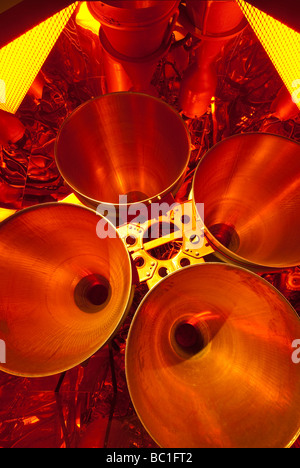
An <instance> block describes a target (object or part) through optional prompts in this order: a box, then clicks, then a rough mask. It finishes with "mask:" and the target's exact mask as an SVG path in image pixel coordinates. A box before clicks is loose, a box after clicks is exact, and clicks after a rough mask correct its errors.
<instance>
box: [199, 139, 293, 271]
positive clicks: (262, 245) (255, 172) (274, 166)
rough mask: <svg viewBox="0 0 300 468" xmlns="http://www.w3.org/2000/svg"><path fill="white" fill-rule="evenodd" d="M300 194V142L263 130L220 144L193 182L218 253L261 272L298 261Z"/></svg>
mask: <svg viewBox="0 0 300 468" xmlns="http://www.w3.org/2000/svg"><path fill="white" fill-rule="evenodd" d="M299 192H300V145H299V143H297V142H295V141H291V140H289V139H287V138H284V137H281V136H277V135H271V134H264V133H249V134H246V133H245V134H241V135H236V136H233V137H231V138H228V139H226V140H223V141H222V142H220V143H218V144H217V145H216V146H214V147H213V148H212V149H211V150H210V151H208V153H207V154H206V155H205V156H204V158H203V159H202V161H200V164H199V166H198V169H197V172H196V174H195V178H194V184H193V197H194V201H195V203H200V202H201V203H204V205H205V220H204V221H205V226H206V236H207V238H208V240H209V242H210V243H211V244H212V246H213V247H214V248H215V249H216V251H217V253H218V255H219V256H221V258H222V259H225V260H228V261H231V262H236V263H238V264H244V265H246V266H247V268H254V269H255V270H259V271H265V270H268V269H277V268H285V267H292V266H297V265H299V264H300V242H299V232H300V217H299V213H300V196H299Z"/></svg>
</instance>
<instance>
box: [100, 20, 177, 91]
mask: <svg viewBox="0 0 300 468" xmlns="http://www.w3.org/2000/svg"><path fill="white" fill-rule="evenodd" d="M100 42H101V46H102V48H103V64H104V70H105V77H106V83H107V90H108V92H109V93H115V92H120V91H134V92H140V93H146V94H150V95H154V96H156V95H157V91H156V88H155V87H154V86H152V85H151V80H152V77H153V75H154V72H155V70H156V68H157V65H158V62H159V61H160V60H162V58H163V57H164V56H166V55H167V54H168V52H169V50H170V47H171V43H172V39H170V40H169V42H168V43H163V44H162V45H161V47H160V48H159V49H158V50H157V51H156V52H155V53H154V54H151V55H147V56H146V57H141V58H130V57H126V56H124V55H122V54H120V53H119V52H118V51H117V50H115V49H114V48H113V47H112V46H111V44H110V43H109V41H108V39H107V37H106V35H105V32H104V30H103V28H102V27H101V28H100Z"/></svg>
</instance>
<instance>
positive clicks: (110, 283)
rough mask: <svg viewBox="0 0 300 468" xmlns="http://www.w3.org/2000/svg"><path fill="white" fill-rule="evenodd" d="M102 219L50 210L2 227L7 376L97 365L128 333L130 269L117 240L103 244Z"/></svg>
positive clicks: (68, 208) (0, 318)
mask: <svg viewBox="0 0 300 468" xmlns="http://www.w3.org/2000/svg"><path fill="white" fill-rule="evenodd" d="M100 219H101V217H100V216H98V215H97V214H96V213H95V212H93V211H92V210H89V209H87V208H84V207H80V206H76V205H69V204H45V205H38V206H36V207H34V208H29V209H26V210H23V211H20V212H19V213H17V214H15V215H13V216H12V217H11V218H9V219H7V220H6V221H4V222H3V223H2V224H1V226H0V259H1V271H0V290H1V308H0V339H1V340H3V341H4V342H5V344H6V364H1V366H0V369H1V370H3V371H4V372H7V373H10V374H15V375H20V376H28V377H38V376H46V375H52V374H58V373H60V372H63V371H65V370H67V369H70V368H72V367H75V366H76V365H78V364H80V363H82V362H84V361H86V360H87V359H88V358H89V357H91V356H92V355H93V354H94V353H95V352H96V351H98V350H99V349H100V348H101V347H102V346H103V345H104V344H105V343H107V342H108V340H109V339H110V338H111V337H112V336H113V335H114V333H115V332H116V330H117V329H118V327H119V326H120V325H121V323H122V321H123V319H124V317H125V315H126V311H127V309H128V307H129V305H130V299H131V295H132V278H131V263H130V259H129V254H128V252H127V250H126V248H125V245H124V243H123V242H122V240H121V239H120V238H119V236H118V235H117V236H116V238H112V239H109V238H107V239H100V238H98V237H97V235H96V226H97V223H98V221H99V220H100ZM110 229H114V228H113V226H111V225H110Z"/></svg>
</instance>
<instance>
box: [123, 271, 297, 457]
mask: <svg viewBox="0 0 300 468" xmlns="http://www.w3.org/2000/svg"><path fill="white" fill-rule="evenodd" d="M298 336H300V320H299V317H298V316H297V315H296V312H295V311H294V310H293V309H292V307H291V306H290V304H289V303H288V302H287V301H286V299H284V297H283V296H282V295H281V294H280V293H279V292H278V291H277V290H276V289H275V288H273V286H271V285H270V284H269V283H267V282H266V281H265V280H264V279H262V278H260V277H259V276H257V275H255V274H254V273H251V272H249V271H247V270H245V269H242V268H239V267H235V266H232V265H226V264H214V263H213V264H211V263H207V264H201V265H194V266H190V267H186V268H184V269H183V270H180V271H179V272H176V273H173V274H171V275H170V276H168V277H167V278H165V279H164V280H162V281H161V282H160V283H159V284H158V285H156V286H155V287H154V288H153V289H152V290H151V291H150V293H148V295H147V296H146V297H145V299H144V300H143V302H142V303H141V305H140V307H139V309H138V311H137V313H136V316H135V318H134V320H133V322H132V325H131V329H130V333H129V338H128V342H127V350H126V369H127V381H128V386H129V390H130V395H131V398H132V401H133V403H134V406H135V409H136V411H137V413H138V415H139V417H140V419H141V421H142V423H143V424H144V426H145V428H146V429H147V431H148V432H149V434H150V435H151V437H152V438H153V439H154V440H155V441H156V443H158V445H160V446H161V447H164V448H167V447H168V448H194V447H199V448H282V447H289V446H291V445H292V444H293V442H294V441H295V440H296V438H297V436H298V435H299V432H300V372H299V368H298V367H297V365H295V364H294V363H293V362H292V353H293V349H292V346H291V344H292V342H293V340H295V338H296V337H298Z"/></svg>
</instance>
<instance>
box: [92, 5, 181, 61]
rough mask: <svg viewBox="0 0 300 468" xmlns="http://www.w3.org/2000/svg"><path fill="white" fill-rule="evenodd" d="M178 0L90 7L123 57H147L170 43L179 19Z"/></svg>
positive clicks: (112, 44)
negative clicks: (164, 44)
mask: <svg viewBox="0 0 300 468" xmlns="http://www.w3.org/2000/svg"><path fill="white" fill-rule="evenodd" d="M179 3H180V1H179V0H164V1H163V2H162V1H161V0H145V1H144V0H142V1H140V0H133V1H132V0H129V1H128V0H106V1H101V2H88V7H89V10H90V12H91V13H92V15H93V16H94V18H96V19H97V20H98V21H99V22H100V23H101V27H102V28H103V29H104V32H105V34H106V36H107V38H108V40H109V42H110V44H111V46H112V47H113V48H114V49H115V50H117V51H118V52H119V53H120V54H122V55H125V56H127V57H131V58H141V57H146V56H148V55H151V54H153V53H155V52H156V51H157V50H158V49H159V48H160V47H161V46H162V44H163V43H168V42H169V39H170V37H171V35H172V32H173V30H174V27H175V23H176V20H177V18H178V6H179Z"/></svg>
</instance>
